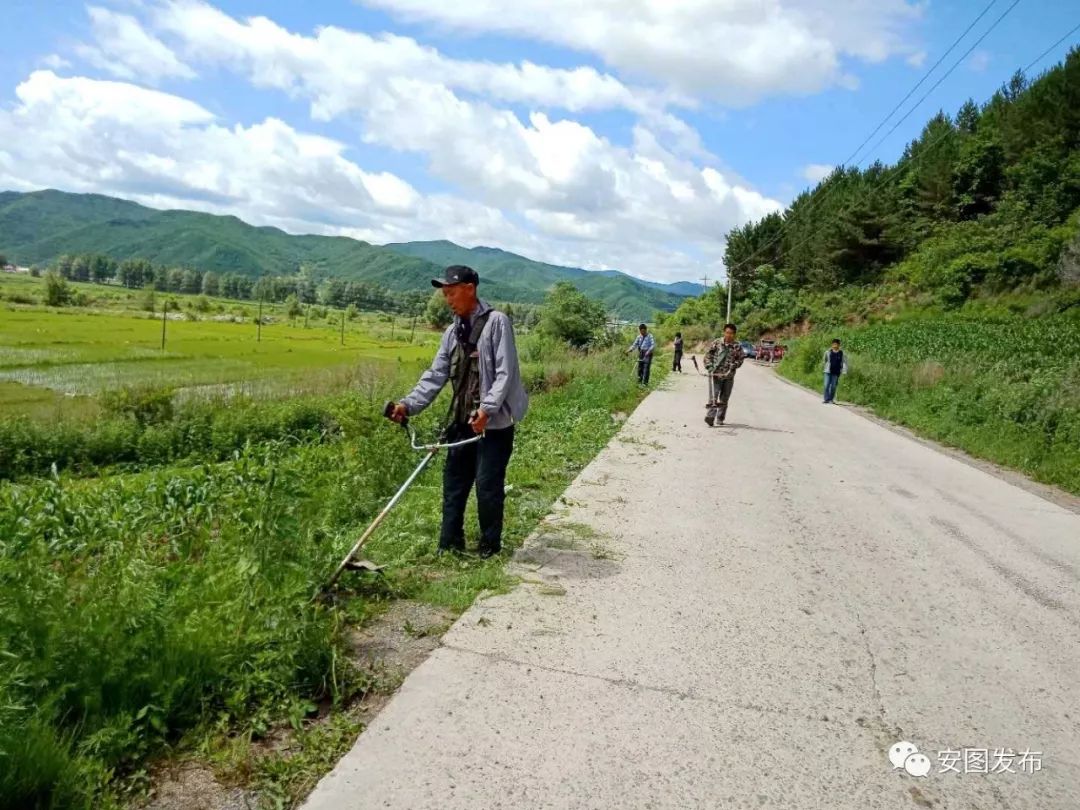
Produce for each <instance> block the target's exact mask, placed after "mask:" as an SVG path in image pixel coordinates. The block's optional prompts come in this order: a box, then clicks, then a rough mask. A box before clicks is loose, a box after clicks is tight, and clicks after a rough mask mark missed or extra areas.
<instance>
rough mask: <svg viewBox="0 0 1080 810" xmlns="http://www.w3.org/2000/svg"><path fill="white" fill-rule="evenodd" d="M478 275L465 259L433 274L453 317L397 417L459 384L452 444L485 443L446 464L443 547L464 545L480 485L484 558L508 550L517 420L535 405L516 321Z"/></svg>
mask: <svg viewBox="0 0 1080 810" xmlns="http://www.w3.org/2000/svg"><path fill="white" fill-rule="evenodd" d="M479 283H480V278H479V276H477V274H476V271H475V270H473V269H472V268H471V267H465V266H464V265H454V266H453V267H448V268H446V273H445V278H442V279H432V281H431V284H432V286H434V287H438V288H440V289H441V290H442V293H443V295H444V296H445V297H446V301H447V303H448V304H449V305H450V309H452V310H453V312H454V322H453V323H452V324H450V326H449V327H447V329H446V331H445V332H444V333H443V336H442V341H441V342H440V343H439V350H438V351H437V352H436V353H435V360H434V361H433V362H432V364H431V368H429V369H428V370H427V371H425V372H424V374H423V376H421V378H420V382H418V383H417V384H416V387H415V388H414V389H413V391H412V393H410V394H409V395H408V396H407V397H405V398H404V399H403V400H402V401H401V402H399V403H398V404H397V405H396V406H395V407H394V410H393V414H392V416H391V418H393V419H394V420H395V421H398V422H400V421H401V420H402V419H404V418H405V417H406V416H412V415H413V414H417V413H419V412H420V411H422V410H424V409H425V408H427V407H428V406H429V405H430V404H431V403H432V402H434V401H435V398H436V397H437V396H438V395H439V392H440V391H442V389H443V388H444V387H445V386H446V383H447V382H450V383H451V385H452V388H453V392H454V395H453V399H452V401H451V407H450V410H451V418H450V424H449V428H448V430H447V433H446V440H447V441H449V442H454V441H460V440H462V439H465V438H467V437H469V436H474V435H476V434H478V433H480V434H483V436H484V438H483V439H481V440H480V441H479V442H475V443H473V444H467V445H464V446H462V447H455V448H453V449H451V450H449V451H448V452H447V457H446V466H445V467H444V468H443V515H442V531H441V533H440V535H439V551H440V553H441V552H444V551H464V550H465V506H466V504H467V503H468V500H469V492H470V491H471V490H472V488H473V484H474V483H475V484H476V505H477V512H478V513H479V518H480V543H479V547H478V551H479V553H480V556H482V557H490V556H491V555H493V554H498V553H499V551H500V550H501V549H502V527H503V507H504V501H505V491H506V467H507V465H508V464H509V463H510V455H511V454H512V453H513V451H514V425H515V424H516V423H517V422H520V421H521V420H522V419H523V418H524V417H525V413H526V412H527V411H528V409H529V396H528V394H527V393H526V392H525V386H524V385H523V384H522V382H521V370H520V368H519V366H518V356H517V348H516V346H515V344H514V326H513V324H512V323H511V321H510V318H508V317H507V316H506V314H504V313H502V312H499V311H498V310H496V309H493V308H492V307H491V305H490V304H488V303H487V302H486V301H482V300H480V299H479V298H478V297H477V294H476V288H477V285H479Z"/></svg>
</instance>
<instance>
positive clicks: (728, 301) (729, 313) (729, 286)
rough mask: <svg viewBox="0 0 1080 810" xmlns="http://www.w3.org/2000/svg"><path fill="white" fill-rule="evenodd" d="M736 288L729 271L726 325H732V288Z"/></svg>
mask: <svg viewBox="0 0 1080 810" xmlns="http://www.w3.org/2000/svg"><path fill="white" fill-rule="evenodd" d="M734 286H735V283H734V282H733V281H732V280H731V271H730V270H729V271H728V277H727V320H726V321H725V323H731V288H732V287H734Z"/></svg>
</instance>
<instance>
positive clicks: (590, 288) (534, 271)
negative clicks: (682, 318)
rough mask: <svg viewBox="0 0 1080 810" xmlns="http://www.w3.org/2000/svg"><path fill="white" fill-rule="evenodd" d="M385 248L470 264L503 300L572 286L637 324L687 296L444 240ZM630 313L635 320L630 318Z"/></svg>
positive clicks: (675, 289)
mask: <svg viewBox="0 0 1080 810" xmlns="http://www.w3.org/2000/svg"><path fill="white" fill-rule="evenodd" d="M386 247H388V248H390V249H391V250H395V251H397V252H399V253H401V254H403V255H406V256H414V257H416V258H421V259H427V260H428V261H431V262H434V263H435V264H438V265H441V266H446V265H451V264H466V265H468V266H470V267H473V268H475V269H476V271H477V272H478V273H479V274H480V278H481V280H482V283H483V284H488V283H490V284H492V285H494V286H495V288H496V289H498V290H500V291H502V293H501V295H502V298H504V299H506V300H509V301H521V302H523V303H540V302H541V300H542V299H543V296H544V293H545V291H546V290H547V289H549V288H550V287H551V286H552V285H554V284H557V283H558V282H560V281H569V282H570V283H571V284H573V285H574V286H575V287H577V288H578V289H579V290H581V291H582V292H583V293H585V294H586V295H587V296H589V297H590V298H593V299H595V300H597V301H599V302H600V303H602V304H603V305H604V307H605V308H606V309H607V310H608V311H609V312H619V313H624V317H633V318H634V319H635V320H651V318H652V315H653V313H654V312H655V311H657V310H661V311H671V310H673V309H675V307H677V306H678V305H679V304H680V303H681V302H682V301H683V300H684V299H685V298H686V297H687V295H688V293H686V292H682V291H681V290H682V289H683V288H682V287H679V286H678V285H672V287H671V288H669V287H668V286H666V285H660V284H653V283H651V282H647V281H642V280H641V279H637V278H633V277H631V276H628V275H626V274H624V273H619V272H617V271H603V272H598V271H587V270H582V269H580V268H577V267H562V266H559V265H554V264H546V263H544V262H538V261H535V260H533V259H528V258H526V257H524V256H519V255H517V254H516V253H509V252H507V251H505V250H500V249H499V248H492V247H474V248H466V247H462V246H461V245H457V244H454V243H453V242H447V241H445V240H440V241H435V242H403V243H400V244H390V245H387V246H386ZM626 313H631V314H626Z"/></svg>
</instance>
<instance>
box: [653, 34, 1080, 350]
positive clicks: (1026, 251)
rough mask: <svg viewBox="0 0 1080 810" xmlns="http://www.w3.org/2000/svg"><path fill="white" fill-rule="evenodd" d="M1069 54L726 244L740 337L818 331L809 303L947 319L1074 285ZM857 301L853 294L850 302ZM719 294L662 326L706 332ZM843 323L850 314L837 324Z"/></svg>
mask: <svg viewBox="0 0 1080 810" xmlns="http://www.w3.org/2000/svg"><path fill="white" fill-rule="evenodd" d="M1078 207H1080V50H1076V49H1074V50H1073V51H1072V52H1071V53H1070V54H1069V56H1068V57H1067V58H1066V60H1065V61H1064V63H1062V64H1060V65H1058V66H1056V67H1054V68H1053V69H1051V70H1049V71H1047V72H1046V73H1044V74H1042V75H1041V76H1039V77H1038V78H1036V79H1034V80H1033V81H1031V82H1029V81H1028V80H1027V79H1026V78H1025V76H1024V75H1023V73H1020V72H1017V73H1016V74H1015V75H1014V76H1013V78H1012V80H1011V81H1009V82H1008V83H1007V84H1006V85H1005V86H1003V87H1002V88H1001V89H1000V90H999V91H998V92H997V93H995V94H994V96H993V97H992V98H990V99H989V100H988V101H986V102H985V103H984V104H982V105H979V104H977V103H975V102H974V101H968V102H967V103H965V104H964V105H963V106H962V107H961V108H960V109H959V110H957V111H956V113H955V115H951V116H950V115H947V114H945V113H943V112H942V113H939V114H937V115H936V116H934V117H933V118H932V119H930V121H928V122H927V123H926V126H925V127H924V128H923V131H922V133H921V134H920V136H919V137H918V138H917V139H916V140H914V141H913V142H911V143H910V144H909V145H908V146H907V148H906V149H905V150H904V152H903V154H902V156H901V157H900V159H899V160H898V161H897V162H896V163H895V164H893V165H885V164H882V163H875V164H873V165H870V166H869V167H867V168H865V169H860V168H858V167H840V168H838V169H836V170H835V171H834V172H833V174H832V175H831V176H830V177H828V178H826V179H825V180H823V181H822V182H821V183H820V184H819V185H818V186H817V187H816V188H814V189H812V190H809V191H807V192H805V193H803V194H801V195H800V196H799V197H797V198H796V199H795V200H794V202H793V203H792V204H791V205H790V206H789V207H788V208H787V209H786V210H785V211H783V212H782V213H779V214H772V215H770V216H768V217H766V218H764V219H762V220H761V221H759V222H755V223H751V224H748V225H746V226H745V227H742V228H739V229H736V230H734V231H733V232H731V233H730V234H729V240H728V246H727V252H726V255H725V261H726V264H727V266H728V268H730V272H731V277H732V279H733V280H734V285H735V286H734V293H735V299H736V301H738V302H739V303H738V306H737V307H736V309H735V315H736V316H737V317H738V318H739V319H740V320H743V321H747V323H748V325H749V327H750V328H751V329H754V330H757V331H760V330H762V329H768V328H776V327H780V326H783V325H785V324H791V323H795V322H799V321H803V320H808V321H811V322H819V323H820V322H821V318H820V317H818V315H819V314H820V313H816V312H815V309H816V307H817V305H816V302H820V301H821V300H822V296H824V295H826V294H833V295H835V294H837V293H841V294H843V293H845V291H848V292H847V293H846V294H847V295H848V298H849V301H850V305H851V307H852V308H853V309H856V310H857V309H859V308H863V307H864V305H865V304H866V295H865V294H862V293H866V294H870V293H871V292H872V291H874V290H881V289H883V288H885V287H889V286H891V287H892V288H893V289H894V290H896V291H899V293H898V294H901V295H907V296H913V297H914V298H916V299H919V300H921V301H922V302H923V303H929V304H932V305H934V306H940V307H944V308H955V307H958V306H960V305H962V304H964V302H965V301H967V300H968V299H969V298H971V297H973V296H976V295H986V294H993V293H1001V292H1008V291H1012V290H1016V289H1017V288H1019V287H1023V288H1025V289H1028V290H1039V289H1048V288H1054V287H1060V286H1061V285H1063V284H1066V285H1068V284H1072V283H1075V282H1076V281H1077V280H1078V279H1080V261H1078V255H1077V254H1078V253H1080V251H1077V250H1076V238H1077V233H1078V231H1080V212H1078V210H1077V209H1078ZM857 291H862V293H858V292H857ZM721 310H722V301H721V298H720V296H717V295H715V294H710V295H706V296H704V297H702V298H701V299H695V300H693V301H689V302H687V303H685V304H684V305H683V307H682V308H680V311H679V312H678V313H677V315H676V316H675V318H674V322H676V323H680V324H692V323H705V322H712V323H715V322H716V321H718V320H719V318H720V313H721ZM851 314H852V316H853V317H857V316H858V315H859V313H858V312H853V313H851Z"/></svg>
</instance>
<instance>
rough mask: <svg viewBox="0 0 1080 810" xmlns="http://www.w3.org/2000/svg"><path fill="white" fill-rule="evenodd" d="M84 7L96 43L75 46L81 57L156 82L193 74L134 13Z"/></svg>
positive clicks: (117, 73)
mask: <svg viewBox="0 0 1080 810" xmlns="http://www.w3.org/2000/svg"><path fill="white" fill-rule="evenodd" d="M87 11H88V12H89V14H90V24H91V27H92V29H93V32H94V38H95V40H96V44H95V45H80V46H78V47H77V48H76V49H75V51H76V53H77V54H78V55H79V56H80V57H81V58H82V59H84V60H85V61H87V62H89V63H90V64H92V65H94V66H95V67H97V68H100V69H101V70H104V71H106V72H107V73H110V74H111V75H113V76H116V77H118V78H121V79H133V80H138V81H145V82H150V83H156V82H158V81H160V80H161V79H167V78H180V79H192V78H194V77H195V72H194V71H193V70H192V69H191V68H190V67H188V66H187V65H185V64H184V63H183V62H181V61H180V60H179V59H177V58H176V54H174V53H173V52H172V51H171V50H169V48H168V46H166V45H165V43H163V42H162V41H161V40H160V39H158V38H157V37H155V36H153V35H152V34H149V33H148V32H147V31H146V30H145V29H144V28H143V26H142V25H141V24H140V23H139V21H138V20H137V19H135V18H134V17H132V16H130V15H127V14H119V13H117V12H115V11H110V10H109V9H106V8H100V7H98V6H90V7H89V9H87Z"/></svg>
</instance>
